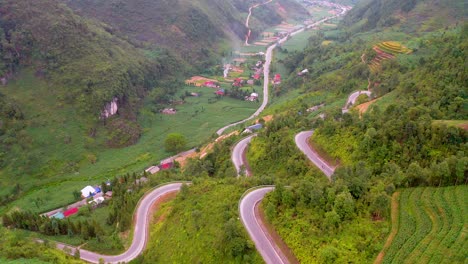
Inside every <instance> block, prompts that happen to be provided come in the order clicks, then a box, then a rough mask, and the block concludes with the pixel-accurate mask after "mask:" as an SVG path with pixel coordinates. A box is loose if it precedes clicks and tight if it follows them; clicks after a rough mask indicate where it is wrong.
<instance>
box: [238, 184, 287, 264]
mask: <svg viewBox="0 0 468 264" xmlns="http://www.w3.org/2000/svg"><path fill="white" fill-rule="evenodd" d="M274 188H275V187H273V186H269V187H263V188H259V189H255V190H253V191H251V192H249V193H247V194H246V195H245V196H244V197H243V198H242V200H241V201H240V203H239V213H240V219H241V221H242V224H243V225H244V227H245V229H247V233H249V236H250V238H251V239H252V240H253V242H254V244H255V247H256V248H257V250H258V252H259V253H260V255H261V256H262V257H263V260H264V261H265V262H266V263H267V264H287V263H289V261H288V259H287V258H286V256H285V255H284V253H283V252H282V251H281V250H280V248H279V247H278V246H277V245H276V244H275V242H274V241H273V239H272V238H271V236H270V235H269V234H268V231H267V230H266V228H265V227H264V226H263V225H261V224H260V222H259V220H258V219H257V216H256V215H255V207H256V206H258V204H259V203H260V201H261V200H262V199H263V197H265V194H267V193H268V192H271V191H272V190H274Z"/></svg>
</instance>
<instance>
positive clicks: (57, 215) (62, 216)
mask: <svg viewBox="0 0 468 264" xmlns="http://www.w3.org/2000/svg"><path fill="white" fill-rule="evenodd" d="M50 218H56V219H64V218H65V216H64V215H63V213H62V212H57V213H55V214H53V215H52V216H51V217H50Z"/></svg>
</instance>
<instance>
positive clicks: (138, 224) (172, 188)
mask: <svg viewBox="0 0 468 264" xmlns="http://www.w3.org/2000/svg"><path fill="white" fill-rule="evenodd" d="M182 184H183V183H181V182H178V183H170V184H167V185H163V186H161V187H158V188H156V189H154V190H153V191H151V192H150V193H148V194H146V195H145V196H144V198H143V199H142V200H140V202H139V203H138V205H137V210H136V213H135V218H134V219H135V230H134V232H133V240H132V244H131V245H130V248H129V249H128V250H127V251H125V252H124V253H122V254H120V255H116V256H107V255H101V254H98V253H94V252H91V251H88V250H84V249H80V256H81V259H83V260H85V261H88V262H91V263H99V259H101V258H102V259H103V260H104V261H105V263H117V262H129V261H131V260H132V259H134V258H136V257H137V256H138V255H140V253H141V252H142V251H143V250H144V249H145V247H146V242H147V240H148V225H149V222H150V221H151V219H150V218H149V213H150V209H151V206H152V205H153V204H154V203H155V202H156V201H157V200H158V199H159V198H161V197H162V196H164V195H166V194H169V193H171V192H177V191H179V189H180V187H181V186H182ZM65 247H68V248H69V249H71V254H74V252H75V247H72V246H69V245H66V244H62V243H57V248H59V249H64V248H65Z"/></svg>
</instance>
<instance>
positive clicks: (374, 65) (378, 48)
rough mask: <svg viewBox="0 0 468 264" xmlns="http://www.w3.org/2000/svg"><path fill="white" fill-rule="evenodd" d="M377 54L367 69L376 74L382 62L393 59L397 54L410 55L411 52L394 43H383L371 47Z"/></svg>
mask: <svg viewBox="0 0 468 264" xmlns="http://www.w3.org/2000/svg"><path fill="white" fill-rule="evenodd" d="M373 50H374V51H375V52H376V53H377V55H376V56H375V57H374V59H373V60H372V61H371V62H370V63H369V68H370V70H371V71H372V72H378V71H379V70H380V68H381V63H382V61H383V60H388V59H394V58H395V55H398V54H410V53H411V52H413V51H412V50H410V49H408V48H407V47H405V46H403V45H401V44H400V43H399V42H396V41H384V42H380V43H379V44H377V45H375V46H374V47H373Z"/></svg>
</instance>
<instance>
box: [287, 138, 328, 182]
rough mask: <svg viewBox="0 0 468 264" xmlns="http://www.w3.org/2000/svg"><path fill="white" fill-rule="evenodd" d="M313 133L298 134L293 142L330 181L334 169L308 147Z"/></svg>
mask: <svg viewBox="0 0 468 264" xmlns="http://www.w3.org/2000/svg"><path fill="white" fill-rule="evenodd" d="M313 133H314V131H303V132H300V133H299V134H297V135H296V137H295V138H294V141H295V142H296V145H297V147H298V148H299V149H300V150H301V151H302V152H303V153H304V154H305V155H306V156H307V158H308V159H309V160H310V161H312V163H314V164H315V166H317V168H319V169H320V170H321V171H322V172H323V173H324V174H325V175H327V177H328V179H329V180H331V176H332V175H333V173H334V172H335V168H334V167H332V166H330V165H328V164H327V163H326V162H325V161H324V160H323V159H322V158H320V156H319V154H318V153H317V152H315V151H314V150H313V149H312V148H311V147H310V145H309V142H308V140H309V138H310V137H311V136H312V134H313Z"/></svg>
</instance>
